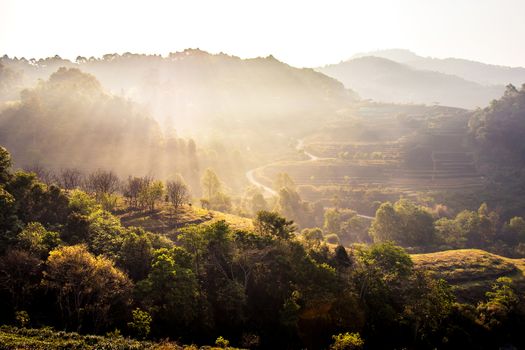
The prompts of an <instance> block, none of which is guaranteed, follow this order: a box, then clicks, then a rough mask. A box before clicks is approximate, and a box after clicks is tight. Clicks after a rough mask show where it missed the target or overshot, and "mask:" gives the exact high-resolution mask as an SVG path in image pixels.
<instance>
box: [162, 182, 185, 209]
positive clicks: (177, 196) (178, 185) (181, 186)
mask: <svg viewBox="0 0 525 350" xmlns="http://www.w3.org/2000/svg"><path fill="white" fill-rule="evenodd" d="M166 192H167V194H168V198H169V200H170V202H171V204H173V206H174V207H175V208H176V209H178V208H179V207H180V206H181V205H182V204H184V202H187V201H188V199H189V197H190V193H189V189H188V185H186V183H185V182H184V179H182V177H181V176H180V175H179V176H178V177H177V178H176V179H175V180H173V181H168V182H166Z"/></svg>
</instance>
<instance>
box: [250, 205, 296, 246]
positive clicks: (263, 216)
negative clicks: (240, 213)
mask: <svg viewBox="0 0 525 350" xmlns="http://www.w3.org/2000/svg"><path fill="white" fill-rule="evenodd" d="M254 226H255V232H257V233H258V234H261V235H266V236H274V237H278V238H282V239H288V238H290V236H291V235H292V234H293V232H295V225H294V223H293V221H288V220H286V219H285V218H284V217H282V216H280V215H279V214H278V213H276V212H270V211H264V210H263V211H260V212H258V213H257V217H256V218H255V222H254Z"/></svg>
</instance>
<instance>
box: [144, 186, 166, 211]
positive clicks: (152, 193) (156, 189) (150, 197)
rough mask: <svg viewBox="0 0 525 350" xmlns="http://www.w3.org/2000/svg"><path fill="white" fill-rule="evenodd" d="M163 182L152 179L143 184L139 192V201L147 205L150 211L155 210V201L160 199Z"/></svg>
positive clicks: (162, 191)
mask: <svg viewBox="0 0 525 350" xmlns="http://www.w3.org/2000/svg"><path fill="white" fill-rule="evenodd" d="M163 193H164V184H163V183H162V181H153V182H151V183H150V184H148V185H147V186H144V187H143V188H142V190H141V191H140V193H139V203H142V205H143V206H144V207H147V208H148V209H149V210H150V211H153V210H155V203H156V202H157V201H159V200H160V199H162V194H163Z"/></svg>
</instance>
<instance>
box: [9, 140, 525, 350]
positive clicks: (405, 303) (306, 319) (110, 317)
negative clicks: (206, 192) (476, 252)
mask: <svg viewBox="0 0 525 350" xmlns="http://www.w3.org/2000/svg"><path fill="white" fill-rule="evenodd" d="M0 160H1V161H0V166H1V168H0V170H1V172H0V176H1V179H2V188H1V190H2V192H1V200H2V206H1V210H2V212H1V229H2V233H3V234H2V237H1V239H2V240H1V246H0V249H1V252H2V256H1V258H0V278H1V281H2V283H1V286H2V290H1V292H2V294H3V297H2V299H1V300H2V304H3V306H2V310H3V311H2V314H1V317H2V320H3V322H8V323H12V322H15V321H16V323H18V325H19V326H23V327H26V326H29V325H31V326H33V327H36V326H40V327H41V326H53V327H56V328H57V329H64V330H68V331H76V332H81V333H102V334H104V333H105V332H109V331H114V330H115V329H117V330H119V332H122V334H125V335H129V336H133V337H137V338H138V339H142V338H153V339H163V338H166V337H169V338H170V339H175V340H178V341H181V342H183V343H188V344H189V343H208V344H209V343H213V341H214V340H216V339H218V338H219V337H222V338H221V339H224V341H226V340H228V341H229V342H231V344H232V345H233V346H239V347H248V348H258V347H262V348H272V347H279V348H282V347H286V348H288V347H291V348H296V347H308V348H325V347H328V346H330V344H332V348H334V349H339V348H341V349H343V348H344V349H346V348H361V347H363V346H365V347H366V348H380V347H385V346H388V347H411V348H434V347H435V346H439V347H441V348H457V347H469V348H493V347H494V346H497V345H500V344H504V343H506V342H508V341H512V343H513V344H515V345H518V346H522V345H523V341H524V339H523V338H522V335H521V332H520V329H521V327H522V326H523V324H522V323H523V322H524V321H525V318H524V315H523V313H522V311H521V310H522V305H521V303H520V298H519V297H518V292H517V290H516V289H515V288H516V287H515V286H514V284H513V282H512V280H511V279H510V278H500V279H498V280H497V281H495V283H494V285H493V286H492V291H489V292H487V294H486V297H485V298H484V299H483V300H482V301H480V302H479V303H478V304H468V303H461V302H459V301H457V299H456V297H455V294H454V292H453V289H452V288H451V287H450V286H449V285H448V284H447V282H445V281H444V280H440V279H435V278H432V277H431V276H430V275H429V274H428V273H427V272H425V271H424V270H420V269H417V268H416V267H415V265H414V263H413V261H412V260H411V257H410V256H409V255H408V254H407V253H406V252H405V251H404V250H403V249H402V248H401V247H398V246H396V245H394V244H392V243H388V242H378V243H376V244H373V245H370V246H364V245H356V246H353V247H352V248H350V249H348V248H345V247H343V246H341V245H331V244H328V243H323V241H322V236H321V237H319V236H318V235H316V234H315V232H303V233H302V234H299V233H298V232H297V231H296V228H295V226H294V224H293V222H291V221H288V220H286V219H285V218H283V217H282V216H280V215H279V214H278V213H275V212H269V211H260V212H258V214H257V215H256V218H255V219H254V229H253V231H239V230H235V229H232V228H231V227H230V226H229V225H228V223H227V222H225V221H218V222H216V223H213V224H211V225H209V226H188V227H186V228H184V229H182V230H181V231H180V233H179V234H178V235H177V236H176V237H173V239H168V238H167V237H166V236H164V235H159V234H155V233H151V232H147V231H145V230H143V229H140V228H135V227H128V228H126V227H124V226H122V225H121V223H120V221H119V220H118V219H117V218H116V217H115V216H114V215H112V214H111V213H110V212H108V211H105V210H104V209H102V208H101V206H100V205H99V204H97V201H96V196H95V197H92V196H91V195H90V194H89V193H86V192H83V191H82V190H79V189H73V190H64V189H61V188H59V187H57V186H55V185H49V186H48V185H45V184H43V183H42V182H40V181H39V179H38V178H37V177H36V176H35V175H34V174H32V173H27V172H23V171H17V172H13V171H12V169H11V158H10V155H9V153H8V152H7V151H6V150H5V149H2V150H1V158H0ZM405 207H407V204H396V206H395V208H394V209H395V210H396V213H397V212H398V211H400V210H402V208H405ZM388 210H389V209H388V207H384V206H382V207H381V208H380V210H379V211H378V214H377V218H376V220H375V221H374V223H373V225H372V233H373V236H374V239H376V238H377V240H378V241H381V240H383V237H382V236H381V234H383V233H382V231H381V227H383V228H385V226H384V223H383V221H384V217H385V215H386V214H384V212H387V211H388ZM403 212H404V213H405V214H404V215H408V217H409V220H414V221H417V220H418V217H419V216H418V215H422V216H424V215H426V214H424V213H421V214H418V212H417V210H416V211H415V212H412V213H409V212H407V210H406V209H404V210H403ZM398 215H401V214H398ZM480 215H485V213H483V212H482V210H481V209H480ZM489 216H490V214H489ZM421 221H423V222H426V221H425V220H423V219H421ZM522 221H523V220H522ZM409 225H410V224H409ZM522 226H523V225H522ZM386 228H387V229H388V227H386ZM393 238H396V237H393ZM406 242H407V241H401V242H400V243H406ZM332 336H334V337H332ZM217 344H218V345H221V344H223V343H221V341H220V340H218V343H217Z"/></svg>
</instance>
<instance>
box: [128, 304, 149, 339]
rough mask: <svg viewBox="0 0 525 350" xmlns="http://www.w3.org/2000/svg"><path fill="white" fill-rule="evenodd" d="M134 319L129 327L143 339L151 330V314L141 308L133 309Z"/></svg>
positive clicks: (129, 323)
mask: <svg viewBox="0 0 525 350" xmlns="http://www.w3.org/2000/svg"><path fill="white" fill-rule="evenodd" d="M132 314H133V321H131V322H128V327H129V328H130V329H131V330H132V331H133V332H134V333H135V334H137V336H138V337H139V338H141V339H145V338H146V337H147V336H148V335H149V333H150V331H151V316H150V314H149V313H148V312H146V311H144V310H141V309H139V308H137V309H135V310H133V311H132Z"/></svg>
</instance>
